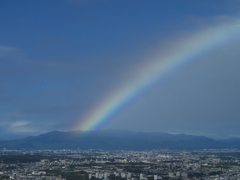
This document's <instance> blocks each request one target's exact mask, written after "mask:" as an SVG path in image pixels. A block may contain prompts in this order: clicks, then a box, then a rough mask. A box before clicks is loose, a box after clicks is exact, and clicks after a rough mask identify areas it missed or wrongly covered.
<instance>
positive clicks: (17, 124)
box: [11, 121, 31, 127]
mask: <svg viewBox="0 0 240 180" xmlns="http://www.w3.org/2000/svg"><path fill="white" fill-rule="evenodd" d="M29 123H31V121H16V122H14V123H12V124H11V126H13V127H19V126H25V125H28V124H29Z"/></svg>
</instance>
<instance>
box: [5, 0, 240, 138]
mask: <svg viewBox="0 0 240 180" xmlns="http://www.w3.org/2000/svg"><path fill="white" fill-rule="evenodd" d="M0 4H1V6H0V9H1V11H0V23H1V27H2V28H0V34H1V35H0V37H1V38H0V39H1V41H0V73H1V83H0V99H1V100H0V102H1V104H0V106H1V110H0V131H1V133H0V136H1V138H2V139H11V138H16V137H26V136H31V135H39V134H42V133H46V132H49V131H53V130H59V131H73V130H84V131H88V130H99V129H122V130H130V131H142V132H166V133H170V134H180V133H184V134H190V135H201V136H207V137H211V138H215V139H221V138H222V139H227V138H231V137H240V133H239V125H240V121H239V118H240V112H239V107H240V95H239V90H240V83H239V82H240V72H239V68H238V67H239V65H240V61H239V60H238V58H239V55H240V52H239V50H238V49H239V47H240V41H239V40H240V18H239V17H240V14H239V12H240V11H239V10H240V9H239V7H240V6H239V5H240V3H239V2H238V1H235V0H230V1H227V2H226V1H222V0H220V1H218V3H214V2H212V1H205V0H204V1H201V2H192V1H190V0H183V1H181V2H180V1H171V2H169V1H165V0H164V1H153V0H150V1H125V0H123V1H110V0H96V1H93V0H89V1H85V0H61V1H57V0H56V1H55V0H53V1H24V3H23V2H19V1H16V0H12V1H6V0H4V1H2V2H1V3H0Z"/></svg>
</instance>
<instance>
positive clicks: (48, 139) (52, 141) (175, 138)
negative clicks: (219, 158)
mask: <svg viewBox="0 0 240 180" xmlns="http://www.w3.org/2000/svg"><path fill="white" fill-rule="evenodd" d="M3 148H6V149H28V150H29V149H82V150H84V149H102V150H153V149H169V150H197V149H224V148H229V149H230V148H238V149H239V148H240V139H238V138H234V139H229V140H214V139H211V138H207V137H204V136H193V135H186V134H177V135H173V134H168V133H161V132H152V133H150V132H132V131H120V130H101V131H88V132H82V131H71V132H61V131H52V132H49V133H46V134H41V135H39V136H31V137H27V138H24V139H15V140H3V141H0V149H3Z"/></svg>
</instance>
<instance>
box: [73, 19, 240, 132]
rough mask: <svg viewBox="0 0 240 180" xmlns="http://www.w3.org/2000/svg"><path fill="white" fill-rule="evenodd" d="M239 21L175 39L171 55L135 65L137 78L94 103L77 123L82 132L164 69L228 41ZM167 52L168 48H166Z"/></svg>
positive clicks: (236, 32) (237, 32) (109, 114)
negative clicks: (137, 66)
mask: <svg viewBox="0 0 240 180" xmlns="http://www.w3.org/2000/svg"><path fill="white" fill-rule="evenodd" d="M239 24H240V21H235V22H231V23H227V24H223V25H219V26H217V27H214V28H209V29H205V30H203V31H201V32H198V33H196V34H194V35H192V36H191V37H189V38H185V39H183V40H180V41H178V42H177V43H176V44H177V45H175V46H174V47H172V48H171V54H165V55H159V56H158V57H156V58H155V59H154V60H152V61H150V63H149V64H146V65H145V66H144V67H139V68H138V69H137V71H138V73H137V74H138V75H139V76H138V77H137V78H134V79H131V80H129V81H128V82H127V83H126V84H125V85H123V86H122V88H120V89H119V90H117V91H116V92H113V93H112V94H111V95H109V96H108V97H107V98H106V99H105V100H104V101H103V102H101V103H100V104H98V105H97V106H96V107H95V108H94V109H92V111H91V112H90V114H89V115H88V116H87V117H85V118H84V119H82V120H81V121H80V122H79V124H77V129H80V130H83V131H89V130H96V129H98V128H100V127H101V126H103V125H104V124H105V123H107V122H108V121H109V120H110V119H111V118H112V117H113V116H114V115H115V114H116V113H117V112H118V111H119V110H121V109H122V108H123V107H125V106H126V105H127V104H129V102H131V100H132V99H134V98H135V97H137V96H139V95H140V94H141V93H142V92H143V91H144V90H145V89H147V88H149V87H151V86H152V85H153V84H154V83H155V82H156V81H158V80H159V79H160V78H162V77H163V76H164V75H165V74H166V73H167V72H171V71H173V70H174V69H175V68H176V67H179V66H181V65H184V64H186V63H187V62H189V61H193V60H195V59H197V58H198V57H199V56H201V55H203V54H205V53H207V52H209V51H211V50H212V49H215V48H217V47H219V46H221V45H222V44H224V43H226V42H228V41H231V40H232V39H234V38H236V37H238V36H239V35H240V27H239ZM168 52H169V51H168Z"/></svg>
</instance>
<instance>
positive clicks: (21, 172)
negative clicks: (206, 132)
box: [0, 149, 240, 180]
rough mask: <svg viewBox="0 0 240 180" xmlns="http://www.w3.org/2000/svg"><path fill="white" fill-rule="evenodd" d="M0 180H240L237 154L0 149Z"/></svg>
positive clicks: (235, 152) (214, 152)
mask: <svg viewBox="0 0 240 180" xmlns="http://www.w3.org/2000/svg"><path fill="white" fill-rule="evenodd" d="M0 179H15V180H25V179H35V180H40V179H41V180H63V179H66V180H75V179H83V180H88V179H89V180H90V179H92V180H94V179H96V180H97V179H104V180H107V179H108V180H240V151H239V150H228V149H225V150H198V151H170V150H153V151H120V150H119V151H103V150H64V149H62V150H34V151H29V150H6V149H5V150H1V151H0Z"/></svg>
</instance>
